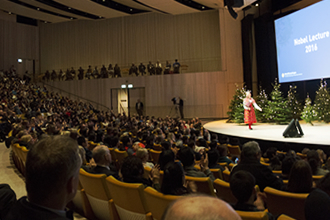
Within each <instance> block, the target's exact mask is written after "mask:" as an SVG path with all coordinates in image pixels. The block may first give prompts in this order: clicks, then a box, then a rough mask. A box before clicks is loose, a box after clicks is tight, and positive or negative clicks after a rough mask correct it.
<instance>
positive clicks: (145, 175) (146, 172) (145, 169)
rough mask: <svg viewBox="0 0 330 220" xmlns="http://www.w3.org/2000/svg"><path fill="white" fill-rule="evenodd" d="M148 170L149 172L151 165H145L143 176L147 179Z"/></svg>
mask: <svg viewBox="0 0 330 220" xmlns="http://www.w3.org/2000/svg"><path fill="white" fill-rule="evenodd" d="M150 172H151V167H148V166H145V167H144V173H143V177H144V178H146V179H149V175H150Z"/></svg>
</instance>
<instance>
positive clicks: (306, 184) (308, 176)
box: [288, 160, 313, 193]
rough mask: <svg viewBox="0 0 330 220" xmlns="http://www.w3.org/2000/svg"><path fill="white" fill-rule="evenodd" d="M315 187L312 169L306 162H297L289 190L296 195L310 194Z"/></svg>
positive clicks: (291, 174) (293, 169) (291, 173)
mask: <svg viewBox="0 0 330 220" xmlns="http://www.w3.org/2000/svg"><path fill="white" fill-rule="evenodd" d="M312 186H313V177H312V169H311V167H310V166H309V164H308V163H307V162H306V161H304V160H297V161H296V162H295V163H294V164H293V166H292V168H291V172H290V175H289V183H288V190H289V191H290V192H294V193H309V192H310V191H311V189H312Z"/></svg>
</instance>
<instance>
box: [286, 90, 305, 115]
mask: <svg viewBox="0 0 330 220" xmlns="http://www.w3.org/2000/svg"><path fill="white" fill-rule="evenodd" d="M296 89H297V86H292V85H290V89H289V91H288V109H289V115H288V117H289V119H292V118H295V119H297V118H300V115H301V111H302V105H301V103H300V102H299V101H298V98H297V90H296Z"/></svg>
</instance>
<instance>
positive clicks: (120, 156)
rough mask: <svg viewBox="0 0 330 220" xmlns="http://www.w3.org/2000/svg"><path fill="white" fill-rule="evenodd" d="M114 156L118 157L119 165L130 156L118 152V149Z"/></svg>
mask: <svg viewBox="0 0 330 220" xmlns="http://www.w3.org/2000/svg"><path fill="white" fill-rule="evenodd" d="M114 154H115V157H116V159H117V162H118V163H119V164H122V163H123V160H124V159H125V157H127V156H128V154H127V152H126V151H120V150H118V149H115V152H114Z"/></svg>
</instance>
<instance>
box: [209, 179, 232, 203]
mask: <svg viewBox="0 0 330 220" xmlns="http://www.w3.org/2000/svg"><path fill="white" fill-rule="evenodd" d="M213 186H214V189H215V190H216V195H217V197H218V198H220V199H222V200H224V201H226V202H228V203H230V204H236V203H237V199H236V198H235V196H234V195H233V193H232V192H231V189H230V185H229V183H227V182H225V181H223V180H221V179H216V180H214V182H213Z"/></svg>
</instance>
